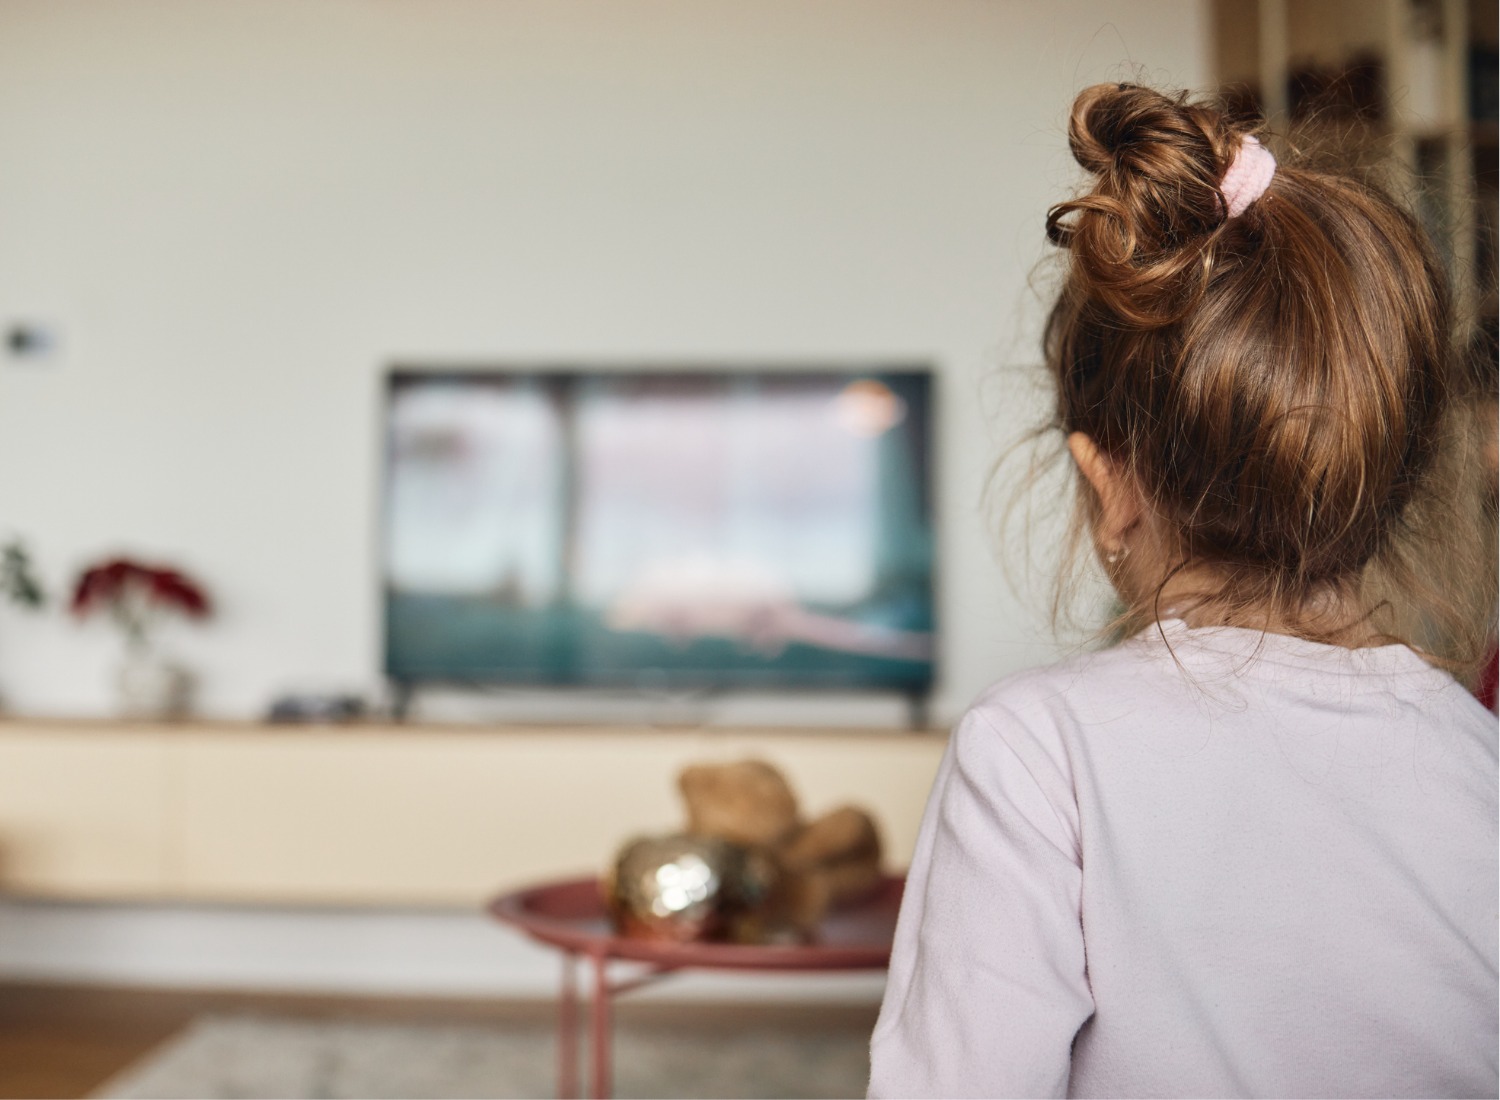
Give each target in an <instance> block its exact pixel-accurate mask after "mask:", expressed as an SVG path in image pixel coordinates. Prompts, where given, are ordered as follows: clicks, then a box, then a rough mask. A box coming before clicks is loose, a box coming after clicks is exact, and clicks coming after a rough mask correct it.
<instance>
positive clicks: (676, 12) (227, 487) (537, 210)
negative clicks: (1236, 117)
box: [0, 0, 1207, 720]
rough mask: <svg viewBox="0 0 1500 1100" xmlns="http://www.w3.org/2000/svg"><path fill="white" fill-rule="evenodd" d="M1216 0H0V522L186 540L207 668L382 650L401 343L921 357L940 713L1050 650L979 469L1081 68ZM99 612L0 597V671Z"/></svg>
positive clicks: (38, 688)
mask: <svg viewBox="0 0 1500 1100" xmlns="http://www.w3.org/2000/svg"><path fill="white" fill-rule="evenodd" d="M1206 56H1207V51H1206V15H1205V11H1204V9H1203V6H1202V4H1201V3H1200V2H1199V0H1110V2H1108V3H1105V2H1102V0H1100V2H1087V0H1032V2H1022V0H1011V2H1005V0H989V2H964V0H902V2H892V0H820V2H819V3H806V2H804V0H755V2H754V3H744V2H742V0H629V2H625V3H615V2H602V0H601V2H595V0H572V2H569V3H553V2H548V0H515V2H509V0H491V2H480V0H256V2H255V3H244V2H240V0H68V2H66V3H56V2H54V0H6V2H5V3H4V4H0V150H3V154H0V156H3V165H4V167H3V170H0V323H3V322H7V321H11V320H15V319H42V320H47V321H51V322H53V323H55V324H57V325H58V326H59V327H60V329H61V331H62V335H63V340H64V343H63V347H62V349H61V351H60V353H59V354H58V355H57V356H56V357H55V358H54V359H53V360H52V361H51V362H50V363H48V364H45V365H26V364H23V363H17V362H6V361H5V360H4V358H3V356H0V534H4V533H5V530H4V529H6V528H12V529H14V530H15V531H16V532H19V533H22V534H24V535H26V536H28V537H29V539H30V540H31V542H32V545H33V547H34V549H35V550H36V551H37V552H38V554H39V556H40V559H41V562H42V566H43V569H44V572H45V574H46V576H47V577H48V579H50V580H51V581H52V582H54V583H55V584H57V583H59V582H66V581H68V580H70V579H71V578H72V576H73V574H74V571H75V570H76V569H77V568H78V567H79V566H81V565H83V564H84V563H86V562H87V561H89V560H90V559H92V558H94V557H95V556H96V555H99V554H100V553H102V552H105V551H109V550H113V549H116V548H125V549H129V550H133V551H136V552H139V553H141V554H143V555H153V556H159V557H165V558H169V559H174V560H177V561H180V562H181V563H183V564H185V565H186V566H188V567H190V568H191V569H192V570H194V571H197V572H198V573H200V574H201V575H202V576H203V577H204V578H205V579H206V580H207V581H208V582H209V583H210V584H211V586H212V588H213V590H214V592H215V594H216V595H217V597H218V599H219V603H220V606H221V609H222V614H221V615H220V616H219V618H218V619H217V621H216V622H214V623H212V624H211V625H210V626H208V627H206V628H201V629H199V628H186V627H184V628H183V629H182V630H181V631H180V632H178V633H177V634H176V635H175V638H174V642H175V645H176V646H177V648H178V649H179V651H181V652H184V653H186V654H188V655H190V658H191V661H192V662H193V663H195V664H196V665H197V666H198V667H199V668H200V670H201V672H202V673H203V676H204V695H203V704H204V708H205V709H206V710H207V711H208V712H209V713H211V714H216V715H225V716H250V715H254V714H257V713H259V712H260V711H261V709H262V708H263V707H264V706H265V704H266V702H267V701H268V699H269V698H270V696H271V695H272V694H273V693H275V692H277V691H280V690H284V689H285V688H287V687H288V686H297V685H310V686H322V687H330V686H337V685H349V686H352V687H356V688H357V687H362V686H367V685H372V684H373V683H374V682H375V681H376V679H377V676H378V669H379V654H378V615H379V605H378V601H377V592H376V586H375V565H376V563H375V558H374V545H375V543H374V533H375V531H374V528H375V522H374V517H375V509H376V502H377V492H378V485H377V478H378V469H377V462H376V458H377V451H378V438H377V397H378V394H379V384H378V383H379V378H380V375H381V372H382V370H383V368H384V367H385V366H386V365H387V364H389V363H390V362H391V361H392V360H393V359H400V358H409V359H422V360H443V359H454V360H505V359H511V358H517V359H536V358H541V359H549V360H555V359H576V360H578V361H596V360H599V361H608V360H640V359H645V358H654V357H662V358H665V359H668V360H678V359H708V360H786V359H799V358H806V359H835V360H838V359H849V358H860V357H865V356H877V357H900V358H914V359H931V360H933V361H935V362H936V364H937V365H938V367H939V368H940V370H941V372H942V391H941V403H940V410H939V415H940V417H941V426H942V429H943V432H944V435H943V439H942V449H941V454H940V459H941V470H940V473H941V479H942V488H941V495H940V507H941V510H942V520H943V526H942V532H941V534H942V539H943V543H942V560H941V565H942V568H943V575H942V583H943V585H944V587H943V591H942V603H941V614H942V619H943V624H944V632H945V643H946V654H947V659H948V666H947V672H946V676H945V678H944V680H943V683H942V685H941V691H940V695H939V698H938V700H937V708H936V716H937V718H939V719H940V720H947V719H949V718H951V717H953V715H954V714H955V712H956V711H958V710H959V709H961V708H962V706H963V705H964V703H965V702H966V701H967V700H968V699H969V698H970V697H971V696H972V695H973V694H974V693H975V692H976V691H977V690H978V689H979V688H981V687H982V686H983V685H984V684H985V683H986V682H988V681H989V680H991V679H993V678H994V677H995V676H997V675H999V674H1001V673H1003V672H1005V671H1007V670H1010V669H1014V668H1017V667H1021V666H1023V665H1025V664H1028V663H1035V662H1036V661H1038V660H1041V659H1043V658H1045V657H1046V656H1047V654H1048V652H1049V651H1048V650H1047V649H1046V648H1045V646H1044V645H1042V644H1041V643H1040V641H1039V639H1041V638H1042V637H1043V636H1044V633H1045V628H1044V627H1043V625H1042V624H1041V622H1040V620H1039V618H1038V617H1037V616H1036V615H1034V614H1030V613H1026V612H1023V611H1022V610H1021V609H1020V608H1019V607H1018V606H1017V604H1016V601H1015V600H1014V598H1013V597H1012V596H1011V595H1010V594H1009V593H1008V592H1007V591H1006V588H1005V585H1004V582H1003V580H1002V578H1001V576H1000V574H999V571H998V569H997V568H996V566H995V564H994V561H993V558H992V555H991V551H990V548H989V541H988V539H987V537H986V535H985V532H984V528H983V524H982V520H981V517H980V515H979V510H978V501H979V495H980V490H981V486H982V483H983V480H984V475H985V472H986V468H987V465H988V463H989V462H990V460H991V459H992V458H993V457H994V455H995V454H996V453H997V451H998V450H999V448H1000V446H1001V445H1002V442H1003V441H1004V440H1005V439H1006V438H1007V437H1008V436H1010V435H1011V434H1012V433H1013V432H1014V431H1015V430H1016V429H1017V427H1018V425H1020V424H1022V423H1024V422H1026V421H1027V420H1028V419H1029V415H1030V414H1029V413H1025V412H1023V410H1022V407H1021V406H1022V404H1023V402H1022V400H1021V398H1020V397H1019V396H1018V395H1017V394H1016V392H1015V391H1013V390H1009V389H1007V388H1005V387H1003V386H1001V387H995V386H990V387H989V388H987V389H984V390H981V384H982V382H984V380H985V379H986V378H987V377H990V376H991V375H992V374H993V372H994V371H995V370H996V369H997V368H998V367H1000V366H1001V365H1003V364H1008V363H1019V362H1025V361H1029V360H1030V359H1031V358H1032V357H1033V350H1032V349H1033V346H1034V321H1035V319H1036V316H1037V312H1038V307H1037V303H1036V301H1035V299H1034V297H1033V296H1031V295H1030V294H1029V293H1028V291H1027V278H1028V274H1029V273H1030V271H1031V269H1032V268H1033V265H1034V263H1035V262H1036V260H1037V259H1038V258H1039V257H1040V256H1041V255H1042V253H1043V250H1044V248H1043V245H1042V243H1041V241H1042V233H1041V227H1042V219H1043V216H1044V212H1045V210H1046V207H1047V205H1048V204H1049V203H1050V202H1052V201H1055V200H1056V199H1057V198H1058V197H1059V196H1060V194H1062V192H1063V190H1064V189H1065V187H1066V186H1067V185H1068V184H1069V182H1070V180H1071V179H1072V178H1073V176H1072V172H1071V167H1070V162H1069V160H1068V157H1067V154H1066V150H1065V143H1064V138H1063V133H1062V126H1063V120H1064V118H1065V112H1066V108H1067V105H1068V102H1069V99H1070V97H1071V94H1072V93H1073V92H1074V91H1075V90H1076V89H1077V88H1078V87H1080V86H1082V85H1085V84H1087V83H1090V82H1092V81H1095V80H1097V79H1101V78H1110V77H1117V76H1120V75H1124V74H1134V73H1136V72H1138V71H1143V72H1144V74H1145V75H1146V76H1147V77H1148V78H1151V79H1154V80H1157V81H1161V82H1165V83H1168V84H1172V83H1184V84H1188V85H1192V84H1196V83H1200V82H1201V81H1202V80H1203V78H1204V75H1205V72H1206V63H1207V62H1206ZM115 641H116V640H115V638H114V637H113V636H112V635H110V634H109V632H108V631H107V630H106V629H104V627H103V626H102V624H95V625H92V626H83V627H79V626H77V625H75V624H74V623H72V622H70V621H67V620H66V618H65V617H64V616H61V615H55V614H54V615H53V616H51V617H49V618H45V619H27V618H21V617H19V616H18V615H17V614H16V613H14V612H9V611H7V612H5V613H4V614H3V615H0V689H3V692H4V694H5V696H6V698H7V699H8V701H9V702H10V703H11V705H12V706H13V707H15V708H16V709H19V710H24V711H28V712H43V713H45V712H54V713H68V714H93V713H106V712H108V710H109V709H110V704H111V690H110V675H111V673H110V669H111V667H112V665H113V662H114V661H115V659H116V648H115Z"/></svg>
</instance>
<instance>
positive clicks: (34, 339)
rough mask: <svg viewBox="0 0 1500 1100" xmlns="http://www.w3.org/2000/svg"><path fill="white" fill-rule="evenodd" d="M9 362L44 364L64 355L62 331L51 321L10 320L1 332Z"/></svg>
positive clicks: (0, 345) (0, 348) (1, 347)
mask: <svg viewBox="0 0 1500 1100" xmlns="http://www.w3.org/2000/svg"><path fill="white" fill-rule="evenodd" d="M0 354H3V355H4V357H5V359H6V361H7V362H11V363H18V364H27V365H35V366H44V365H50V364H53V363H56V362H57V361H58V360H60V359H61V357H62V331H61V329H59V328H58V326H57V325H55V324H53V323H52V322H50V321H35V320H32V321H8V322H6V324H5V327H4V330H3V332H0Z"/></svg>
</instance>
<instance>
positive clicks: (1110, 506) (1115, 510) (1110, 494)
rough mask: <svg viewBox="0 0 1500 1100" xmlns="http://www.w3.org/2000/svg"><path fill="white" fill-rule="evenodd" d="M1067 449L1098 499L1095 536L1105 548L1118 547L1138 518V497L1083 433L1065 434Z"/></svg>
mask: <svg viewBox="0 0 1500 1100" xmlns="http://www.w3.org/2000/svg"><path fill="white" fill-rule="evenodd" d="M1068 451H1069V453H1071V454H1072V456H1073V461H1074V462H1076V463H1077V464H1078V470H1079V472H1080V473H1081V474H1083V478H1084V480H1085V481H1087V482H1088V483H1089V486H1090V487H1091V488H1092V489H1093V490H1094V496H1095V498H1096V499H1097V500H1098V501H1099V512H1098V517H1099V518H1098V523H1097V525H1096V527H1095V530H1094V539H1095V541H1096V542H1097V543H1098V544H1099V545H1100V546H1102V547H1104V548H1106V549H1107V550H1116V549H1118V548H1119V547H1120V546H1121V545H1122V544H1123V543H1124V541H1125V536H1126V534H1128V533H1129V531H1130V530H1131V529H1132V528H1133V527H1135V525H1136V524H1137V523H1139V522H1140V519H1141V501H1140V496H1139V494H1137V493H1136V492H1135V491H1134V487H1133V486H1132V485H1131V484H1130V483H1129V482H1128V481H1127V480H1126V479H1125V477H1124V476H1123V475H1122V474H1121V473H1120V471H1119V470H1117V469H1116V468H1115V466H1114V464H1113V463H1111V462H1110V460H1109V457H1108V456H1107V455H1106V454H1105V453H1104V452H1103V451H1101V450H1100V449H1099V447H1098V445H1097V444H1096V443H1095V442H1094V441H1093V440H1092V439H1090V438H1089V437H1088V436H1086V435H1084V434H1083V433H1082V432H1072V433H1070V434H1069V436H1068Z"/></svg>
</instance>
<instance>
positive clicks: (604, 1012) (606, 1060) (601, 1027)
mask: <svg viewBox="0 0 1500 1100" xmlns="http://www.w3.org/2000/svg"><path fill="white" fill-rule="evenodd" d="M593 961H594V1011H593V1024H594V1052H593V1053H594V1056H593V1059H592V1066H593V1071H594V1093H593V1095H594V1097H595V1100H608V1097H609V1095H610V1092H611V1085H612V1084H613V1082H612V1078H613V1076H614V1074H613V1072H612V1071H613V1069H614V1067H613V1065H612V1064H611V1061H610V1049H609V1045H610V1044H609V1039H610V1018H609V1009H610V1004H609V996H610V989H609V967H608V960H607V959H606V958H605V956H604V955H602V954H598V955H594V956H593Z"/></svg>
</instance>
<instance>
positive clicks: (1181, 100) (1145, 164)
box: [1047, 84, 1240, 326]
mask: <svg viewBox="0 0 1500 1100" xmlns="http://www.w3.org/2000/svg"><path fill="white" fill-rule="evenodd" d="M1239 141H1240V135H1239V134H1238V133H1237V132H1236V131H1235V130H1234V129H1233V128H1232V127H1231V126H1230V125H1229V124H1228V123H1227V122H1226V120H1225V117H1224V115H1223V113H1222V112H1220V111H1217V110H1214V109H1213V108H1210V107H1205V106H1200V105H1196V104H1191V103H1189V102H1188V101H1187V96H1186V93H1180V94H1178V95H1175V96H1169V95H1165V94H1163V93H1161V92H1158V91H1154V90H1153V89H1150V88H1143V87H1140V86H1139V85H1134V84H1096V85H1094V86H1093V87H1091V88H1086V89H1084V90H1083V91H1082V92H1080V93H1079V95H1078V97H1077V99H1075V100H1074V102H1073V112H1072V117H1071V118H1070V119H1069V122H1068V145H1069V148H1070V149H1071V150H1072V152H1073V156H1074V158H1075V159H1076V160H1077V161H1078V163H1079V164H1080V165H1082V166H1083V167H1084V168H1085V169H1087V170H1088V171H1089V172H1091V173H1092V174H1093V175H1094V176H1095V177H1096V179H1095V182H1094V186H1093V188H1092V190H1090V191H1089V193H1087V194H1085V195H1083V196H1082V197H1080V198H1077V199H1073V200H1071V201H1069V202H1064V203H1059V204H1058V205H1057V206H1054V207H1053V208H1052V209H1051V210H1050V211H1048V214H1047V235H1048V238H1049V239H1050V240H1051V241H1052V242H1053V243H1054V244H1058V245H1061V246H1063V247H1066V248H1068V249H1069V250H1070V251H1071V252H1072V254H1073V258H1074V260H1075V262H1076V264H1077V265H1078V267H1079V269H1080V270H1081V271H1082V272H1083V274H1084V275H1085V276H1086V278H1087V280H1088V283H1089V284H1090V289H1091V290H1092V291H1093V292H1094V293H1095V294H1096V295H1097V296H1098V297H1099V298H1100V299H1101V300H1102V301H1103V302H1104V303H1105V304H1106V305H1108V306H1109V307H1110V308H1111V309H1113V310H1114V311H1115V312H1117V313H1119V314H1120V315H1121V316H1123V317H1125V318H1126V319H1128V320H1130V321H1131V322H1133V323H1135V324H1140V325H1146V326H1156V325H1163V324H1170V323H1171V322H1172V321H1174V320H1176V319H1177V318H1178V317H1180V316H1181V315H1182V313H1183V312H1184V311H1185V310H1187V309H1188V308H1190V307H1191V304H1192V302H1193V301H1195V300H1196V299H1197V297H1198V295H1199V293H1200V292H1201V290H1202V286H1203V282H1204V280H1205V279H1206V277H1207V270H1208V265H1207V264H1205V263H1203V262H1202V261H1203V259H1204V250H1205V248H1207V247H1208V242H1209V239H1210V237H1211V235H1212V234H1213V233H1214V231H1215V230H1216V229H1218V228H1219V227H1220V226H1221V225H1223V224H1224V220H1225V206H1224V202H1223V197H1222V195H1221V193H1220V190H1219V184H1220V181H1221V180H1222V179H1223V177H1224V172H1225V170H1226V169H1227V168H1228V166H1229V164H1230V162H1231V161H1232V159H1233V156H1234V152H1235V150H1236V149H1237V148H1238V145H1239Z"/></svg>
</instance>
